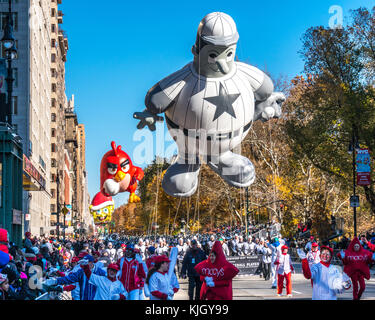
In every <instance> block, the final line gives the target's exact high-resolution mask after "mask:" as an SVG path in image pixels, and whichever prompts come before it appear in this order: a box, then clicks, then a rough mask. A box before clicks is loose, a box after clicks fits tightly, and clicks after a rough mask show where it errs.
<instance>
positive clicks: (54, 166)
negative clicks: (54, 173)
mask: <svg viewBox="0 0 375 320" xmlns="http://www.w3.org/2000/svg"><path fill="white" fill-rule="evenodd" d="M56 166H57V165H56V159H52V160H51V167H52V168H56Z"/></svg>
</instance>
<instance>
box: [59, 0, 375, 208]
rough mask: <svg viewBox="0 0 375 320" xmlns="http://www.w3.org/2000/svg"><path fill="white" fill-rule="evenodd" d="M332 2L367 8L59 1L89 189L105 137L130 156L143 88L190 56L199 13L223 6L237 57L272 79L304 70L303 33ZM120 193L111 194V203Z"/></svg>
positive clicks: (271, 0)
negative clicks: (232, 27)
mask: <svg viewBox="0 0 375 320" xmlns="http://www.w3.org/2000/svg"><path fill="white" fill-rule="evenodd" d="M333 5H338V6H341V7H342V9H343V13H344V17H345V16H347V15H348V14H349V10H350V9H356V8H358V7H360V6H364V7H367V8H371V7H372V6H373V1H370V0H355V1H353V0H351V1H349V0H341V1H340V0H334V1H333V0H332V1H327V0H318V1H310V2H307V1H298V0H288V1H279V0H277V1H276V0H268V1H267V0H266V1H250V0H248V1H223V0H216V1H196V0H192V1H184V2H179V1H170V0H163V1H131V2H130V1H124V0H114V1H99V0H80V1H77V0H63V4H62V5H61V9H62V10H63V13H64V23H63V25H62V29H63V30H65V31H66V33H67V35H68V40H69V52H68V61H67V63H66V88H67V95H68V97H70V96H71V95H72V94H74V95H75V102H76V112H77V114H78V121H79V123H83V124H84V125H85V128H86V167H87V172H88V182H89V192H90V196H91V197H93V196H94V195H95V194H96V193H97V192H98V191H99V181H100V175H99V165H100V160H101V158H102V156H103V155H104V153H105V152H107V151H109V150H110V142H111V141H112V140H114V141H115V142H116V143H117V144H120V145H122V147H123V150H125V152H127V153H128V154H129V155H130V157H132V158H133V151H134V150H135V147H136V146H137V144H139V142H137V141H133V140H134V139H133V134H134V132H135V130H136V125H137V121H136V120H135V119H133V116H132V115H133V112H136V111H142V110H143V108H144V97H145V94H146V93H147V91H148V89H149V88H151V87H152V86H153V85H154V84H155V83H156V82H158V81H159V80H161V79H162V78H164V77H165V76H167V75H169V74H170V73H172V72H174V71H177V70H178V69H180V68H181V67H183V66H184V65H185V64H187V63H188V62H190V61H191V60H192V54H191V47H192V45H193V44H194V42H195V38H196V32H197V28H198V25H199V22H200V20H201V19H202V18H203V17H204V16H205V15H206V14H208V13H210V12H214V11H222V12H225V13H227V14H229V15H231V16H232V17H233V19H234V20H235V22H236V24H237V29H238V32H239V34H240V39H239V43H238V49H237V55H238V57H239V59H240V60H241V61H244V62H247V63H250V64H252V65H255V66H257V67H258V68H260V69H263V70H265V69H267V71H268V72H270V73H271V74H272V76H273V77H275V78H276V77H278V76H279V75H283V76H287V77H288V78H293V77H294V76H295V75H298V74H301V72H302V70H303V62H302V60H301V59H300V56H299V54H298V51H299V50H300V49H301V37H302V35H303V33H304V32H305V31H306V30H307V29H308V28H309V27H311V26H318V25H322V26H325V27H328V24H329V19H330V18H331V16H332V14H330V13H329V8H330V7H331V6H333ZM153 136H154V137H155V133H154V134H153ZM169 144H172V143H171V142H169ZM167 145H168V144H167ZM154 149H155V148H154ZM152 152H153V154H155V152H156V151H155V150H152ZM134 164H135V165H140V166H142V167H144V166H145V164H142V163H136V162H135V163H134ZM127 197H128V194H119V195H117V196H115V197H114V200H115V203H116V206H119V205H121V204H123V203H124V202H126V199H127Z"/></svg>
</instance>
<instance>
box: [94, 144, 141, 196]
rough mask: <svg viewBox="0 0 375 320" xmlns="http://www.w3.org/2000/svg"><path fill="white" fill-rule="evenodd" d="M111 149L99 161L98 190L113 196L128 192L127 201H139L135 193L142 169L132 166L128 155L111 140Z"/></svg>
mask: <svg viewBox="0 0 375 320" xmlns="http://www.w3.org/2000/svg"><path fill="white" fill-rule="evenodd" d="M111 146H112V150H111V151H108V152H107V153H106V154H105V155H104V156H103V158H102V161H101V163H100V190H101V191H102V192H103V193H104V194H105V195H107V196H114V195H116V194H118V193H120V192H126V191H128V192H130V197H129V202H130V203H131V202H139V201H140V200H141V199H140V198H139V197H138V196H137V195H136V194H135V190H136V189H137V185H138V184H137V181H140V180H142V179H143V176H144V173H143V170H142V169H141V168H139V167H136V166H133V164H132V161H131V159H130V157H129V156H128V155H127V154H126V153H125V152H124V151H123V150H121V146H117V147H116V143H115V142H114V141H112V142H111Z"/></svg>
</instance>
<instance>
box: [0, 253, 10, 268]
mask: <svg viewBox="0 0 375 320" xmlns="http://www.w3.org/2000/svg"><path fill="white" fill-rule="evenodd" d="M9 260H10V258H9V254H7V253H5V252H3V251H0V268H1V267H4V266H6V265H7V264H8V262H9Z"/></svg>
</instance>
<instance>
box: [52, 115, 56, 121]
mask: <svg viewBox="0 0 375 320" xmlns="http://www.w3.org/2000/svg"><path fill="white" fill-rule="evenodd" d="M51 121H52V122H56V113H52V114H51Z"/></svg>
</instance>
